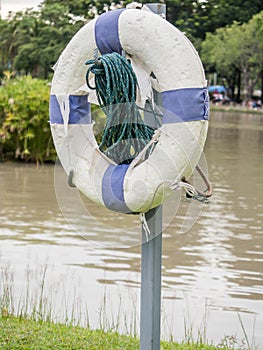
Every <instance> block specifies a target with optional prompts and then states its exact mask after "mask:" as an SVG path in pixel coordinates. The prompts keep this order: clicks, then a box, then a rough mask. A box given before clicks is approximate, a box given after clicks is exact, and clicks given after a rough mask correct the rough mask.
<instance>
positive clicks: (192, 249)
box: [0, 112, 263, 348]
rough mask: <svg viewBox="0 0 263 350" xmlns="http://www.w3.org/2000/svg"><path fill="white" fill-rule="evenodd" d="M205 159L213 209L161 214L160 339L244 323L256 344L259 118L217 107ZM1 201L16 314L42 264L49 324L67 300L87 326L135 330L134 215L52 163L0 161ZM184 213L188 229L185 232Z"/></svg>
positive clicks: (215, 335) (262, 275)
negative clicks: (75, 183) (88, 191)
mask: <svg viewBox="0 0 263 350" xmlns="http://www.w3.org/2000/svg"><path fill="white" fill-rule="evenodd" d="M204 154H205V158H206V161H207V164H208V170H209V177H210V180H211V182H212V183H213V187H214V193H213V197H212V198H211V200H210V202H209V203H208V204H206V205H201V206H200V204H198V203H197V204H194V205H192V206H193V207H192V208H191V209H189V208H190V207H189V206H190V203H189V200H186V199H185V198H184V195H182V196H181V200H180V206H179V208H177V204H175V205H174V208H176V209H174V211H173V210H171V208H170V207H171V206H172V205H171V203H172V202H170V204H169V206H168V207H166V208H164V210H165V213H168V219H167V220H166V219H165V220H166V221H167V222H169V226H167V227H166V228H165V230H164V233H163V267H162V337H163V338H167V337H169V336H171V335H172V336H173V338H174V339H176V340H181V339H183V338H185V337H186V336H192V337H193V338H194V339H197V338H198V334H199V335H200V334H201V335H202V336H205V337H206V338H207V339H208V340H209V341H213V343H214V344H218V343H220V341H221V339H222V338H223V337H224V336H225V335H229V336H232V335H234V336H236V337H237V339H238V340H239V341H241V340H242V339H244V338H245V335H244V331H243V330H242V326H243V327H244V329H245V331H246V335H247V338H248V340H249V342H250V345H251V346H253V345H255V344H256V345H258V347H259V348H263V335H262V334H263V332H262V329H263V250H262V248H263V116H260V115H252V114H251V115H250V114H238V113H230V112H228V113H227V112H224V113H223V112H213V113H212V114H211V122H210V128H209V133H208V139H207V142H206V146H205V152H204ZM54 173H55V180H54ZM0 196H1V206H0V213H1V216H0V266H1V268H2V271H3V267H6V266H9V268H10V270H11V271H12V274H13V275H14V282H13V285H14V303H16V305H17V307H19V305H20V307H21V304H23V302H24V303H25V301H24V299H23V295H24V294H23V293H25V291H26V290H27V288H31V289H32V290H36V288H35V287H37V286H39V285H40V280H41V278H42V277H41V276H42V273H43V271H44V269H45V266H46V267H47V272H46V277H45V288H46V289H45V293H46V294H45V298H46V300H47V302H49V301H48V299H49V297H51V296H52V298H51V299H52V309H53V311H54V315H55V316H54V318H55V319H59V317H60V315H61V314H63V315H64V316H65V313H66V312H68V311H67V309H68V308H69V309H70V308H71V307H72V305H74V312H73V313H74V315H75V318H76V319H79V320H81V322H82V323H83V324H85V323H86V322H89V323H90V325H91V326H92V327H94V328H95V327H98V326H103V327H106V328H107V327H111V326H113V325H115V327H116V329H118V330H119V331H121V332H137V334H138V328H139V299H140V239H141V236H140V235H141V233H140V223H139V220H138V218H137V217H133V216H130V217H126V216H125V215H123V216H122V215H118V214H115V213H109V212H108V211H106V210H104V209H100V208H98V207H96V206H95V205H94V204H92V203H90V202H88V201H86V200H85V199H84V198H82V197H81V196H80V195H79V194H78V193H77V192H76V190H74V189H69V188H68V187H67V185H66V179H64V177H63V173H62V172H61V169H60V167H59V166H55V167H54V166H51V165H48V166H44V167H38V168H37V167H36V166H35V165H25V164H18V163H0ZM76 198H77V200H78V201H79V203H78V204H77V205H76ZM169 209H170V211H169ZM201 209H202V210H201ZM189 210H190V211H189ZM185 215H191V216H192V217H193V216H194V219H193V220H192V221H191V224H193V226H192V227H191V228H190V229H189V230H188V231H187V232H185V233H182V232H181V231H180V227H181V225H182V222H183V220H184V218H185ZM166 221H165V223H166ZM190 226H191V225H188V226H187V227H188V228H189V227H190ZM3 282H4V278H3V272H2V283H3ZM31 293H32V298H33V296H34V293H33V292H31ZM31 302H32V300H31ZM19 303H20V304H19ZM71 310H72V309H71ZM84 310H85V311H84ZM87 310H88V313H87V312H86V311H87Z"/></svg>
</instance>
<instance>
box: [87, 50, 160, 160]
mask: <svg viewBox="0 0 263 350" xmlns="http://www.w3.org/2000/svg"><path fill="white" fill-rule="evenodd" d="M85 64H86V65H88V66H89V68H88V70H87V73H86V82H87V85H88V87H89V88H90V89H92V90H96V95H97V99H98V103H99V105H100V107H101V109H102V110H103V112H104V113H105V114H106V126H105V128H104V131H103V134H102V138H101V143H100V145H99V148H100V150H101V151H102V152H104V153H105V154H106V155H107V156H108V157H109V158H111V159H112V160H114V161H115V162H116V163H117V164H120V163H125V164H129V163H131V161H132V160H133V159H134V158H135V157H136V156H137V155H138V154H139V153H140V152H141V151H142V149H143V148H144V147H145V146H146V145H147V143H148V142H149V141H150V140H151V138H152V135H153V133H154V129H153V128H151V127H150V126H148V125H145V124H144V122H143V118H142V116H141V114H140V112H139V108H138V106H137V105H136V90H137V85H138V83H137V78H136V75H135V72H134V71H133V69H132V66H131V64H130V62H128V61H127V60H126V58H125V57H123V56H121V55H120V54H118V53H117V52H113V53H110V54H105V55H102V56H100V57H98V58H96V59H92V60H88V61H86V63H85ZM91 74H93V75H94V81H95V86H92V85H91V84H90V81H91Z"/></svg>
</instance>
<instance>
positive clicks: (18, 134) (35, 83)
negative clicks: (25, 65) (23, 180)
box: [0, 76, 56, 163]
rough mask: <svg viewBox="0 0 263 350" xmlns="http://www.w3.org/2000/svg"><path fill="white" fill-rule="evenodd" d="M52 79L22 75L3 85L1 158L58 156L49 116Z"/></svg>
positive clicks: (0, 100) (0, 97) (0, 93)
mask: <svg viewBox="0 0 263 350" xmlns="http://www.w3.org/2000/svg"><path fill="white" fill-rule="evenodd" d="M49 92H50V87H49V86H48V82H47V81H45V80H40V79H33V78H32V77H31V76H22V77H18V78H14V79H10V77H9V79H5V80H4V81H3V83H2V86H0V157H1V159H2V160H3V159H22V160H24V161H27V162H29V161H31V162H37V163H43V162H45V161H50V160H54V159H55V157H56V153H55V149H54V146H53V142H52V137H51V132H50V127H49V124H48V117H49Z"/></svg>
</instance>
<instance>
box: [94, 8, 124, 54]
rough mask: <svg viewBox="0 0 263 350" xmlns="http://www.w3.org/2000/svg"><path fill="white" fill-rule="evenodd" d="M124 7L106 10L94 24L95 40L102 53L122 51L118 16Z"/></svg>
mask: <svg viewBox="0 0 263 350" xmlns="http://www.w3.org/2000/svg"><path fill="white" fill-rule="evenodd" d="M122 11H125V9H120V10H115V11H108V12H105V13H103V14H102V15H100V16H99V17H98V19H97V21H96V24H95V40H96V45H97V48H98V49H99V51H100V53H101V54H102V55H104V54H106V53H112V52H118V53H119V54H121V53H122V47H121V44H120V38H119V26H118V21H119V16H120V14H121V13H122Z"/></svg>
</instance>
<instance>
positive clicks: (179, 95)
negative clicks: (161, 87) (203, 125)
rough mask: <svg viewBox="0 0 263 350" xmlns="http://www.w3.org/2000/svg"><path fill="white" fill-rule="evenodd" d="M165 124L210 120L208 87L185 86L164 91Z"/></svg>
mask: <svg viewBox="0 0 263 350" xmlns="http://www.w3.org/2000/svg"><path fill="white" fill-rule="evenodd" d="M162 104H163V108H164V117H163V124H169V123H177V122H189V121H196V120H208V114H209V95H208V91H207V88H185V89H178V90H169V91H164V92H162Z"/></svg>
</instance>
